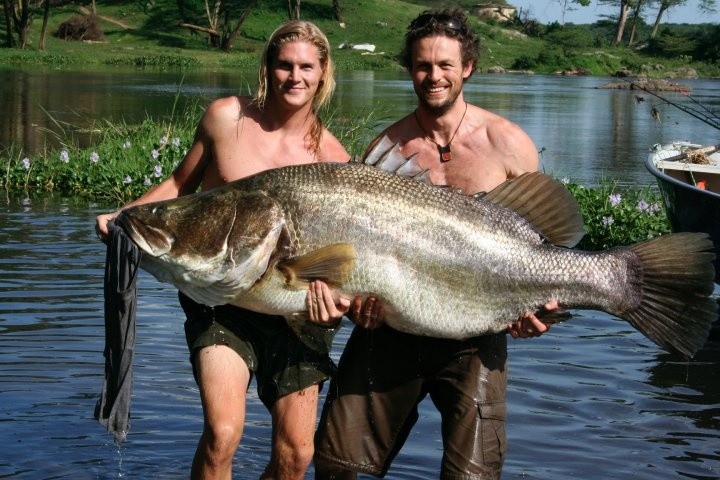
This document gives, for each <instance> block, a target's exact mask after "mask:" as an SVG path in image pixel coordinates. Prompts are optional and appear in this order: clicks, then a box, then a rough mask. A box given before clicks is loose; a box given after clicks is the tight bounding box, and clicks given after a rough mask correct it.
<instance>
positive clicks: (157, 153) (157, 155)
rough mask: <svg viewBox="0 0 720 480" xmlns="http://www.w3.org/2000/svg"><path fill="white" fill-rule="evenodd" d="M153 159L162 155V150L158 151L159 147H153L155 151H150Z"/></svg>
mask: <svg viewBox="0 0 720 480" xmlns="http://www.w3.org/2000/svg"><path fill="white" fill-rule="evenodd" d="M150 155H151V156H152V158H153V159H156V158H158V157H159V156H160V152H158V150H157V149H155V148H153V151H152V152H151V153H150Z"/></svg>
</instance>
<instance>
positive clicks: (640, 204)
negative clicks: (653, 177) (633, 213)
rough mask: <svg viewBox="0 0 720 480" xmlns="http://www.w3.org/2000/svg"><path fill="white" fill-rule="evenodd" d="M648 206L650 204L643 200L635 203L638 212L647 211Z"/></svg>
mask: <svg viewBox="0 0 720 480" xmlns="http://www.w3.org/2000/svg"><path fill="white" fill-rule="evenodd" d="M648 208H650V205H648V203H647V202H646V201H645V200H640V201H639V202H638V203H637V209H638V212H647V211H648Z"/></svg>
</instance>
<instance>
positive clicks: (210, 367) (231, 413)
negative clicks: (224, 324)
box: [191, 345, 250, 480]
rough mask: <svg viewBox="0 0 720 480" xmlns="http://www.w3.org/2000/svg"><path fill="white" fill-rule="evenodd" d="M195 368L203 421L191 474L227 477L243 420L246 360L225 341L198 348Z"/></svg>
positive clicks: (204, 476)
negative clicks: (223, 343)
mask: <svg viewBox="0 0 720 480" xmlns="http://www.w3.org/2000/svg"><path fill="white" fill-rule="evenodd" d="M195 369H196V373H197V381H198V385H199V387H200V399H201V400H202V406H203V416H204V419H205V421H204V427H203V433H202V436H201V437H200V442H199V443H198V446H197V450H196V452H195V457H194V458H193V465H192V472H191V478H192V479H228V480H229V479H230V478H232V462H233V457H234V455H235V451H236V450H237V447H238V445H239V443H240V439H241V438H242V432H243V426H244V423H245V401H246V392H247V388H248V383H249V381H250V371H249V370H248V367H247V365H246V364H245V361H244V360H243V359H242V358H241V357H240V356H239V355H238V354H237V353H236V352H234V351H233V350H232V349H231V348H229V347H227V346H225V345H213V346H210V347H205V348H202V349H200V350H198V351H197V352H196V358H195Z"/></svg>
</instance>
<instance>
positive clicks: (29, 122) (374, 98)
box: [0, 69, 720, 185]
mask: <svg viewBox="0 0 720 480" xmlns="http://www.w3.org/2000/svg"><path fill="white" fill-rule="evenodd" d="M255 76H256V73H255V72H254V71H238V70H220V71H200V72H192V71H191V72H167V71H163V72H150V71H145V70H122V69H112V70H105V71H98V70H94V71H90V72H88V71H54V70H42V69H36V70H24V71H23V70H2V69H0V81H2V84H3V85H4V88H3V89H2V91H1V92H0V108H1V109H2V110H1V111H3V112H7V118H8V119H10V121H5V122H0V145H8V144H10V143H15V144H17V145H21V146H22V147H23V149H24V151H25V152H26V154H28V155H34V154H36V153H37V152H40V151H42V150H43V149H44V148H45V147H46V145H50V146H56V145H57V138H56V136H57V135H60V137H61V138H64V137H66V136H67V135H70V134H72V135H73V137H74V138H75V139H76V140H77V142H78V143H79V144H81V145H88V144H90V143H91V142H92V141H94V139H95V137H96V135H95V134H94V129H96V128H98V127H101V126H103V125H104V124H105V122H120V121H125V122H128V123H133V122H137V121H141V120H143V119H145V118H146V117H150V118H164V117H168V116H169V115H171V112H172V109H173V104H174V103H175V101H176V99H177V101H178V108H179V109H182V108H183V107H184V106H185V105H186V104H188V103H191V102H201V103H202V104H207V103H208V102H209V101H210V100H212V99H214V98H217V97H221V96H226V95H233V94H238V93H242V94H248V93H249V92H251V91H252V90H253V89H254V86H255V82H256V78H255ZM609 80H610V79H607V78H598V77H557V76H543V75H535V76H514V75H481V74H475V75H474V76H473V77H472V78H471V79H470V81H469V82H468V84H467V85H466V86H465V92H466V97H467V99H468V100H469V101H471V102H473V103H476V104H478V105H481V106H483V107H485V108H487V109H489V110H491V111H494V112H496V113H498V114H500V115H503V116H506V117H508V118H510V119H511V120H512V121H514V122H515V123H517V124H519V125H520V126H521V127H522V128H524V129H525V130H526V131H527V132H528V133H529V134H530V136H531V138H532V139H533V140H534V141H535V143H536V144H537V146H538V148H543V149H544V154H543V163H544V165H543V166H544V168H545V170H546V171H548V172H550V173H554V174H556V175H557V176H568V177H571V178H572V179H573V180H576V181H579V182H581V183H584V184H588V185H593V184H597V183H598V182H600V181H601V180H602V178H604V177H605V178H607V177H609V178H616V179H620V180H621V181H622V182H623V183H626V184H640V185H654V179H653V178H652V177H651V176H650V174H649V173H647V172H646V171H645V168H644V166H643V165H642V160H643V159H644V158H645V156H646V154H647V152H648V149H649V148H650V146H652V145H653V144H654V143H659V142H667V141H669V140H677V139H681V140H693V141H695V142H697V143H707V144H714V143H717V131H716V130H714V129H713V128H712V127H710V126H708V125H706V124H704V123H702V122H700V121H699V120H696V119H694V118H692V117H690V116H689V115H687V114H685V113H683V112H681V111H680V110H678V109H676V108H674V107H671V106H670V105H667V104H664V103H663V102H661V101H659V100H657V99H655V98H654V97H651V96H648V95H646V97H647V98H646V100H645V101H644V102H641V103H638V102H636V101H635V93H634V92H631V91H621V90H602V89H598V88H596V87H598V86H600V85H602V84H604V83H606V82H608V81H609ZM337 83H338V88H337V90H336V94H335V98H334V105H335V108H336V109H337V113H338V114H339V115H340V116H343V117H352V116H354V115H363V114H364V113H366V112H368V111H371V110H372V111H375V112H376V114H377V116H379V117H380V118H381V121H380V122H379V123H378V125H377V128H378V131H379V130H380V129H381V128H384V127H385V126H387V125H388V124H389V123H391V122H392V121H394V120H395V119H397V118H400V117H401V116H403V115H405V114H407V113H409V112H410V111H412V109H413V108H414V107H415V103H416V98H415V95H414V93H413V90H412V84H411V82H410V80H409V78H408V76H407V75H406V74H405V73H402V72H373V71H340V72H338V73H337ZM683 83H684V84H687V85H689V86H690V87H691V88H692V96H693V99H694V100H696V101H697V102H699V103H700V104H701V105H703V106H704V107H707V108H709V109H711V110H714V111H716V112H717V111H720V89H719V88H718V85H719V83H720V81H718V80H686V81H683ZM57 92H63V93H62V94H61V95H60V94H58V93H57ZM663 95H667V96H668V99H669V100H671V101H672V102H676V103H679V104H681V105H689V106H695V107H697V105H696V104H694V103H693V102H692V101H691V99H689V98H687V97H684V96H682V95H680V94H678V93H663ZM652 107H655V108H657V109H658V110H659V111H660V121H659V122H658V121H655V120H654V119H653V118H652V116H651V114H650V108H652ZM49 132H54V133H49Z"/></svg>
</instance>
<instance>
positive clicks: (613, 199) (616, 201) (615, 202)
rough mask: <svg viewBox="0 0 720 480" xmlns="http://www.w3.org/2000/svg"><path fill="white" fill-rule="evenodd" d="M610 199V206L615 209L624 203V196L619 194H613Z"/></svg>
mask: <svg viewBox="0 0 720 480" xmlns="http://www.w3.org/2000/svg"><path fill="white" fill-rule="evenodd" d="M608 198H609V199H610V205H612V206H613V207H617V206H618V205H620V202H622V195H620V194H619V193H613V194H612V195H610V197H608Z"/></svg>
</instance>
